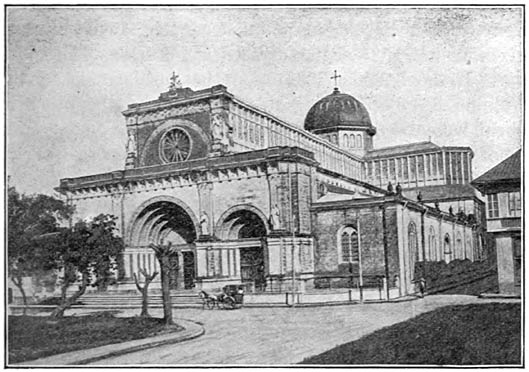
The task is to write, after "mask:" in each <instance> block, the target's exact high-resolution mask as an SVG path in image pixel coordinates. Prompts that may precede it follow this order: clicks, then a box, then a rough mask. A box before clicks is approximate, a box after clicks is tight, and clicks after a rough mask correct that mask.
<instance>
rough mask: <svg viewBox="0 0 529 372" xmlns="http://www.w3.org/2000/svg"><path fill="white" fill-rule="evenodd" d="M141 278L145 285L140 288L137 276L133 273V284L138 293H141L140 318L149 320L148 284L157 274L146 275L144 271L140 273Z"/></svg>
mask: <svg viewBox="0 0 529 372" xmlns="http://www.w3.org/2000/svg"><path fill="white" fill-rule="evenodd" d="M141 273H142V275H143V277H144V278H145V284H144V285H143V287H141V286H140V282H139V280H138V276H137V275H136V273H134V282H135V283H136V288H138V291H140V293H141V314H140V316H141V317H144V318H150V317H151V316H150V314H149V284H151V282H152V281H153V280H154V278H155V277H156V275H157V274H158V273H156V272H155V273H154V274H153V275H149V274H147V272H146V271H141Z"/></svg>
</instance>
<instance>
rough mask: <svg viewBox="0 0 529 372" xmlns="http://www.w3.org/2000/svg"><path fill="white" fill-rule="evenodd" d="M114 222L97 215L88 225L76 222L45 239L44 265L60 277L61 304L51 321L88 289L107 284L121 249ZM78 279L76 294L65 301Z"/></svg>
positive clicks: (112, 219)
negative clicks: (45, 255) (54, 270)
mask: <svg viewBox="0 0 529 372" xmlns="http://www.w3.org/2000/svg"><path fill="white" fill-rule="evenodd" d="M115 220H116V217H114V216H111V215H104V214H100V215H99V216H97V217H95V218H94V219H93V220H92V221H90V222H86V221H79V222H77V223H76V224H75V225H74V226H73V227H72V228H69V229H62V230H61V231H60V232H59V234H56V235H54V236H52V237H50V238H49V239H46V243H45V244H46V246H47V249H46V252H47V257H46V261H47V262H48V264H49V265H50V266H52V267H53V268H54V269H56V270H60V271H61V273H62V277H60V282H61V302H60V304H59V305H58V306H57V308H56V309H55V310H54V311H53V312H52V314H51V316H52V317H61V316H63V315H64V311H65V310H66V309H68V308H69V307H70V306H71V305H73V304H74V303H75V302H76V301H77V299H78V298H79V297H80V296H82V295H83V294H84V293H85V291H86V289H87V287H88V286H89V285H90V286H98V285H101V283H107V282H108V279H109V278H110V277H111V276H112V270H115V269H116V268H117V263H116V258H117V257H118V255H119V254H121V252H122V251H123V248H124V244H123V240H122V238H121V237H118V236H116V235H115V231H116V222H115ZM79 276H80V285H79V287H78V289H77V291H76V292H75V293H73V294H72V295H71V296H70V297H67V291H68V288H69V287H70V286H71V285H72V284H74V283H75V282H76V281H77V280H78V279H79Z"/></svg>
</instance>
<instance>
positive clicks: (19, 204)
mask: <svg viewBox="0 0 529 372" xmlns="http://www.w3.org/2000/svg"><path fill="white" fill-rule="evenodd" d="M72 213H73V207H71V206H68V205H67V204H66V203H64V202H63V201H62V200H59V199H56V198H53V197H51V196H48V195H42V194H37V195H25V194H20V193H18V192H17V190H16V189H15V188H14V187H9V188H8V203H7V243H8V247H7V256H8V275H9V277H10V279H11V281H12V282H13V283H14V284H15V285H16V286H17V288H18V289H19V290H20V293H21V294H22V299H23V302H24V305H25V307H26V306H27V303H28V301H27V295H26V292H25V290H24V287H23V283H22V280H23V278H24V277H28V276H38V275H40V274H42V273H43V272H45V271H46V270H48V269H50V267H49V265H46V264H45V260H43V256H44V252H43V251H42V246H41V244H40V242H39V238H41V237H43V236H53V235H54V234H56V233H57V232H58V231H60V224H61V223H64V222H65V221H67V220H68V219H69V218H70V216H71V215H72ZM25 307H24V314H25V312H26V308H25Z"/></svg>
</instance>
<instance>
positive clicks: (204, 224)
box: [200, 211, 209, 235]
mask: <svg viewBox="0 0 529 372" xmlns="http://www.w3.org/2000/svg"><path fill="white" fill-rule="evenodd" d="M200 233H201V234H202V235H209V218H208V215H207V213H206V212H205V211H202V214H201V215H200Z"/></svg>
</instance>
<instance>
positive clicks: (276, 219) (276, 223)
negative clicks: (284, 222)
mask: <svg viewBox="0 0 529 372" xmlns="http://www.w3.org/2000/svg"><path fill="white" fill-rule="evenodd" d="M279 213H280V212H279V207H278V206H277V204H274V206H273V207H272V210H271V212H270V225H272V229H274V230H277V229H279V227H280V225H281V219H280V216H279Z"/></svg>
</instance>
